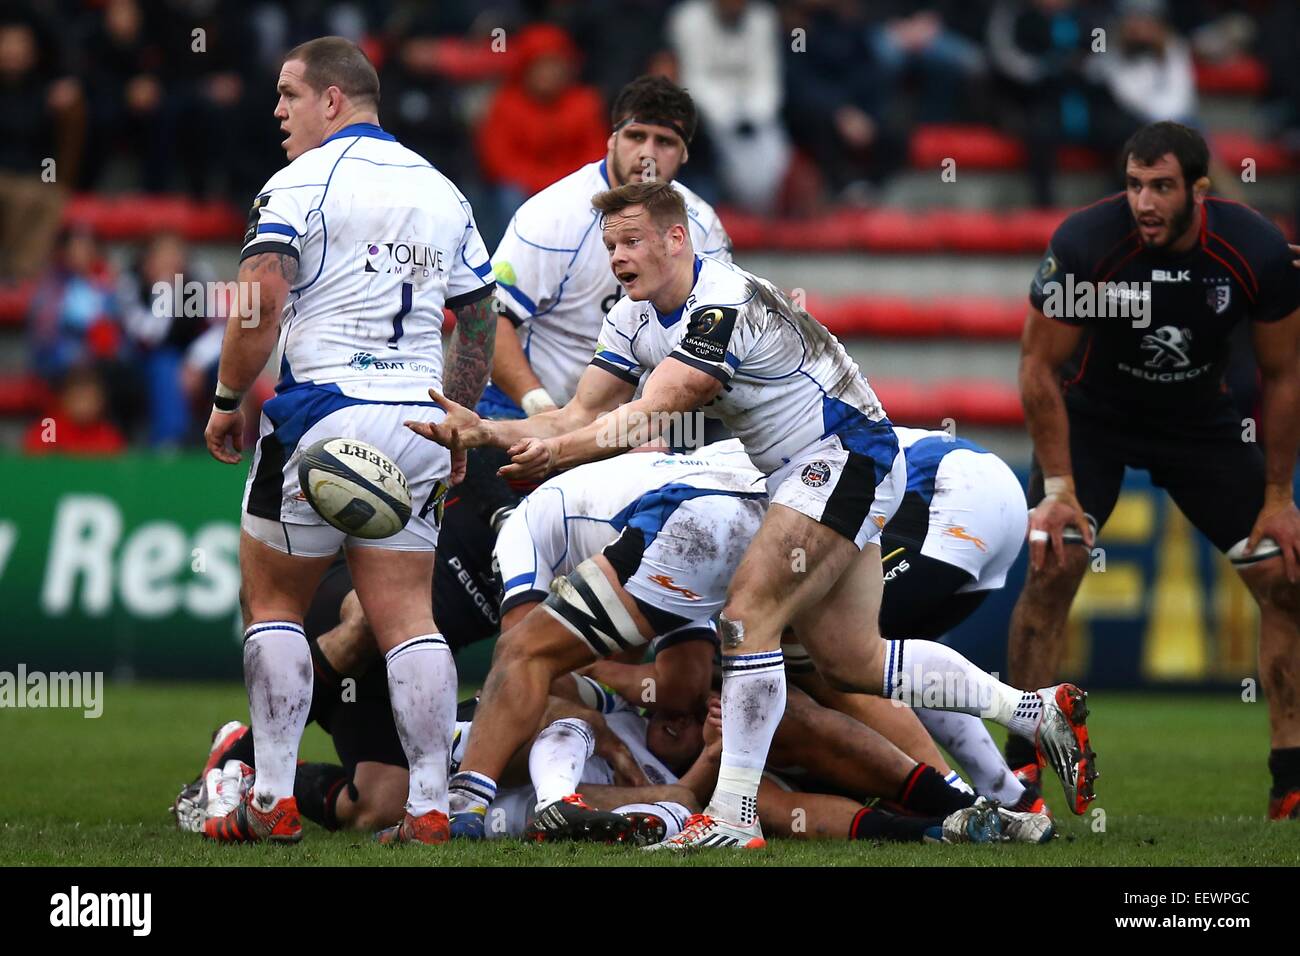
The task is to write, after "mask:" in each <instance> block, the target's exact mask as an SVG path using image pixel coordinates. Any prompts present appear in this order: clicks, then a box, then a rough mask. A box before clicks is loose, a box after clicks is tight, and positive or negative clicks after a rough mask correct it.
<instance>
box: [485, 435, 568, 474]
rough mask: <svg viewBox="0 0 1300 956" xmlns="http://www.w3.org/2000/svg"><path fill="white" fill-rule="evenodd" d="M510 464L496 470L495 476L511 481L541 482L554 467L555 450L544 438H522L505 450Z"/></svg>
mask: <svg viewBox="0 0 1300 956" xmlns="http://www.w3.org/2000/svg"><path fill="white" fill-rule="evenodd" d="M506 454H507V455H509V456H510V464H508V465H503V466H502V467H501V468H498V469H497V474H498V475H500V476H501V477H502V478H507V479H510V480H511V481H541V480H542V479H543V478H545V477H546V476H547V475H549V474H550V473H551V469H552V468H553V467H554V466H555V448H554V446H553V445H552V444H551V442H550V441H549V440H548V439H545V438H524V439H521V440H520V441H517V442H515V443H514V444H513V445H511V446H510V448H509V449H507V451H506Z"/></svg>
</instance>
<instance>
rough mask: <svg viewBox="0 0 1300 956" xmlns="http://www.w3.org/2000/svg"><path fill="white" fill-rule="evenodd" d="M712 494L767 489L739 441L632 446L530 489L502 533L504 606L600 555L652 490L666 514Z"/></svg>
mask: <svg viewBox="0 0 1300 956" xmlns="http://www.w3.org/2000/svg"><path fill="white" fill-rule="evenodd" d="M709 493H718V494H732V495H747V496H748V495H757V496H763V495H764V490H763V475H762V473H761V472H759V471H758V470H757V469H755V468H754V467H753V465H752V464H751V463H750V461H749V458H748V457H746V455H745V453H744V450H743V449H742V448H741V447H740V443H739V442H734V441H728V442H720V443H718V444H716V445H708V446H705V448H702V449H700V454H698V455H670V454H664V453H660V452H632V453H629V454H625V455H617V456H615V457H614V458H608V459H605V460H604V461H597V462H592V463H590V464H587V465H582V466H580V467H578V468H575V469H573V470H572V471H566V472H564V473H562V474H559V475H556V476H555V477H554V478H551V479H550V480H549V481H546V482H545V483H543V484H542V485H540V486H538V488H537V489H536V490H534V491H532V492H531V493H529V495H528V497H527V498H525V499H524V501H523V503H522V504H520V506H519V507H518V508H516V509H515V511H514V513H513V514H512V515H511V516H510V517H509V518H508V519H507V520H506V523H505V524H504V525H502V526H501V533H500V534H499V535H498V536H497V543H496V551H495V553H496V558H497V561H498V564H499V566H500V569H501V580H502V582H503V583H504V586H505V602H504V603H503V605H502V607H503V610H504V609H505V608H506V607H507V606H508V605H510V604H513V603H518V602H517V601H512V600H511V599H512V598H516V597H517V596H518V595H522V594H525V593H527V592H530V591H542V592H545V591H546V590H547V589H548V588H549V587H550V584H551V581H552V580H554V579H555V578H556V577H559V576H560V575H564V574H569V573H570V572H571V571H573V569H574V568H576V567H577V566H578V565H579V564H581V563H582V562H583V561H585V560H587V559H588V558H590V557H592V556H593V555H596V554H599V553H600V552H601V551H602V550H603V549H604V548H605V546H606V545H608V544H610V543H611V542H612V541H614V540H615V539H616V538H617V537H618V536H619V535H620V534H621V533H622V531H623V528H624V527H625V526H626V521H627V516H628V515H630V513H631V512H632V509H633V507H634V506H635V505H636V504H637V503H638V502H640V501H641V500H642V499H643V498H644V497H646V496H647V495H651V494H658V495H659V496H660V497H661V498H662V499H663V507H664V509H665V517H666V516H667V514H669V513H671V509H672V507H673V506H674V503H675V502H680V501H683V500H686V499H689V498H692V497H698V496H700V495H701V494H709Z"/></svg>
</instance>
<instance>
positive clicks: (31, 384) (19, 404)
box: [0, 372, 50, 418]
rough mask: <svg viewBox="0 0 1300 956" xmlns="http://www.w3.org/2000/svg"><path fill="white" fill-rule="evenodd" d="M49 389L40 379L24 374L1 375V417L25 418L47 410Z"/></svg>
mask: <svg viewBox="0 0 1300 956" xmlns="http://www.w3.org/2000/svg"><path fill="white" fill-rule="evenodd" d="M49 400H50V392H49V389H48V388H46V387H45V383H44V382H42V381H41V380H40V379H38V378H35V377H33V376H29V375H26V374H23V373H21V372H20V373H17V374H8V375H0V416H5V417H8V418H25V417H27V416H29V415H35V414H36V413H37V412H39V411H40V410H41V409H43V408H45V407H46V406H47V404H48V403H49Z"/></svg>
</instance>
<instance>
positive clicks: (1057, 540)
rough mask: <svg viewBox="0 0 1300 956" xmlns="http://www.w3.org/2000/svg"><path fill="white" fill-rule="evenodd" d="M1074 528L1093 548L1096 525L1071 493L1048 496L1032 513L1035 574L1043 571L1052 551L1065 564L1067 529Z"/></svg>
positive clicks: (1085, 542)
mask: <svg viewBox="0 0 1300 956" xmlns="http://www.w3.org/2000/svg"><path fill="white" fill-rule="evenodd" d="M1066 528H1074V529H1076V530H1077V531H1078V532H1079V534H1080V535H1082V536H1083V543H1084V545H1085V546H1086V547H1087V548H1088V549H1090V550H1091V548H1092V525H1090V524H1089V523H1088V519H1087V517H1086V516H1085V515H1084V513H1083V507H1082V506H1081V505H1080V504H1079V499H1078V498H1076V497H1075V496H1074V495H1072V494H1070V493H1069V492H1057V493H1056V494H1052V495H1048V496H1047V497H1045V498H1044V499H1043V500H1042V501H1041V502H1039V504H1038V507H1037V508H1034V509H1033V510H1032V511H1030V512H1029V563H1030V565H1031V566H1032V567H1033V569H1034V570H1035V571H1039V570H1041V569H1042V567H1043V565H1044V563H1045V562H1046V560H1047V555H1048V553H1049V552H1053V551H1054V552H1055V553H1056V560H1057V561H1059V562H1061V563H1062V564H1064V563H1065V529H1066Z"/></svg>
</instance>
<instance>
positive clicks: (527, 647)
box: [492, 627, 555, 671]
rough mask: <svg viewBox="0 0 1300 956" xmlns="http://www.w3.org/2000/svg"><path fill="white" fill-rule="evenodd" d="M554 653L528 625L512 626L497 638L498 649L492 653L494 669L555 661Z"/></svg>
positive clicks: (506, 668) (509, 668)
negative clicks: (539, 640)
mask: <svg viewBox="0 0 1300 956" xmlns="http://www.w3.org/2000/svg"><path fill="white" fill-rule="evenodd" d="M554 657H555V655H554V653H552V651H551V649H550V648H548V646H547V645H546V644H545V643H544V642H540V643H539V642H538V641H537V640H536V636H535V635H534V634H532V633H530V629H529V628H527V627H516V628H512V629H510V630H509V631H507V632H506V633H504V634H502V635H501V637H500V638H499V639H498V640H497V646H496V651H495V652H494V653H493V655H492V670H494V671H496V670H498V669H501V670H513V669H515V668H518V667H524V666H528V665H529V664H530V663H532V664H537V663H540V664H552V663H554V660H553V659H554Z"/></svg>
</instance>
